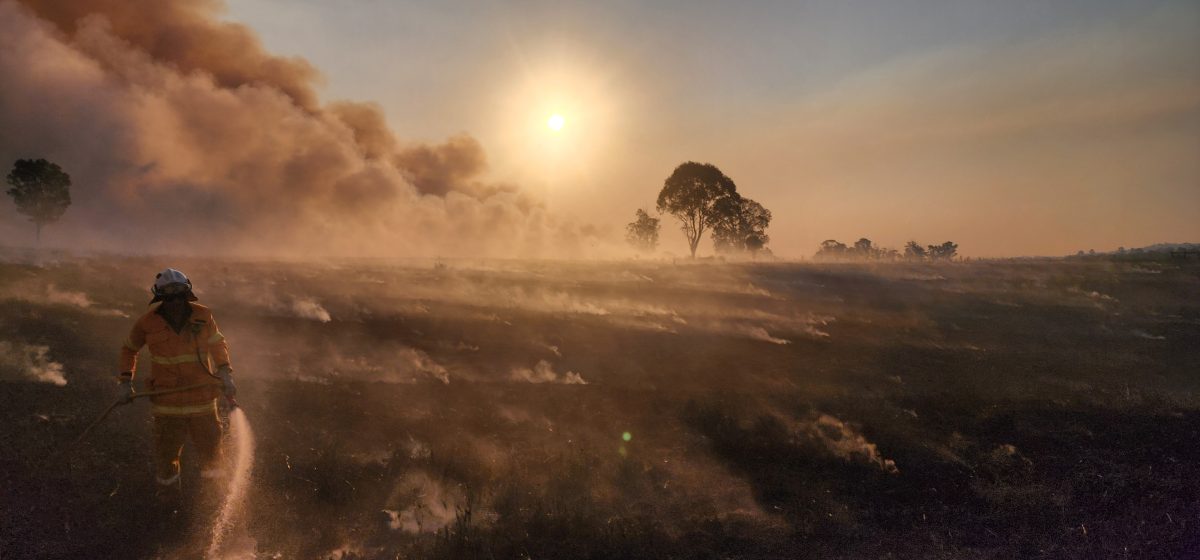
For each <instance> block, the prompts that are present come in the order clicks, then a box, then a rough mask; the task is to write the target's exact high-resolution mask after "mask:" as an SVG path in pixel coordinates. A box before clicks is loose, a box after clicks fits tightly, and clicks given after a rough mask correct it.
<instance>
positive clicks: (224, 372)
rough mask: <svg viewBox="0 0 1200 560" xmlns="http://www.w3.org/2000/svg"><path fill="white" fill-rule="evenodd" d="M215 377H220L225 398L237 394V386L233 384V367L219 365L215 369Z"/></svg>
mask: <svg viewBox="0 0 1200 560" xmlns="http://www.w3.org/2000/svg"><path fill="white" fill-rule="evenodd" d="M217 377H218V378H220V379H221V385H222V389H224V390H225V398H233V396H234V395H236V394H237V386H235V385H234V384H233V368H231V367H229V366H227V365H226V366H221V367H220V368H218V369H217Z"/></svg>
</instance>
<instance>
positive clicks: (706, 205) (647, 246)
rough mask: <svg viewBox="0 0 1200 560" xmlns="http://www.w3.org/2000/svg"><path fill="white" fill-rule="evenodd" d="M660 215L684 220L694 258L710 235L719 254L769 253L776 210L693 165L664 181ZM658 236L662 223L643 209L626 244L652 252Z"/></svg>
mask: <svg viewBox="0 0 1200 560" xmlns="http://www.w3.org/2000/svg"><path fill="white" fill-rule="evenodd" d="M656 210H657V211H658V213H659V214H670V215H672V216H674V217H675V218H676V219H677V220H679V225H680V229H681V230H682V231H683V235H684V237H685V238H686V239H687V243H688V250H689V251H690V252H691V256H692V258H695V257H696V249H697V248H698V247H699V246H700V240H701V239H703V237H704V234H705V233H706V232H710V233H711V237H712V241H713V250H714V251H715V252H716V253H717V254H719V255H731V256H733V255H739V254H748V255H750V256H751V257H756V256H757V255H759V254H760V253H764V252H765V253H769V252H770V249H767V243H769V242H770V241H771V237H770V236H769V235H767V227H768V226H769V225H771V211H770V210H767V209H766V208H765V207H763V205H762V204H759V203H758V202H755V201H754V200H751V199H749V198H746V197H744V196H742V195H741V194H739V193H738V192H737V185H736V184H734V182H733V179H730V178H729V177H728V176H727V175H725V174H724V173H722V172H721V170H720V169H717V167H716V166H715V165H712V164H711V163H696V162H694V161H688V162H684V163H682V164H680V165H679V166H678V167H676V168H675V171H674V172H672V173H671V175H670V176H669V177H667V179H666V181H664V182H663V187H662V190H660V191H659V193H658V203H657V205H656ZM658 231H659V219H658V218H654V217H651V216H650V214H649V213H648V212H646V211H645V210H643V209H641V208H639V209H637V211H636V212H635V213H634V221H632V222H630V223H629V224H628V225H626V226H625V232H626V234H625V239H626V240H627V241H628V242H629V244H630V245H632V246H633V247H634V248H636V249H637V250H639V251H642V252H651V251H653V250H654V249H655V248H656V247H657V245H658Z"/></svg>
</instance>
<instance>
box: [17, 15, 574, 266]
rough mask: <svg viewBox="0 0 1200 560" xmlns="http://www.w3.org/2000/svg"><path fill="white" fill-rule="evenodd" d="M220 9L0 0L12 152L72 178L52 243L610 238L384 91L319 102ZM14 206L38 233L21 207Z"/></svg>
mask: <svg viewBox="0 0 1200 560" xmlns="http://www.w3.org/2000/svg"><path fill="white" fill-rule="evenodd" d="M221 7H222V6H221V4H220V3H219V2H215V1H206V2H186V3H183V2H157V1H116V0H107V1H92V2H54V1H50V2H39V1H27V2H22V3H17V2H15V1H13V0H0V72H3V75H4V76H6V78H5V86H4V87H3V88H0V130H4V131H6V133H5V134H4V135H3V136H0V165H7V163H6V162H10V161H12V160H14V159H16V158H19V157H45V158H47V159H51V160H53V161H55V162H57V163H59V164H60V165H62V166H63V167H64V168H65V169H67V170H68V172H70V173H71V175H72V178H73V179H74V188H73V206H72V207H71V208H70V210H69V211H68V212H67V215H66V216H65V217H64V219H63V221H62V223H60V224H57V225H55V226H52V227H51V229H50V230H49V234H50V239H51V243H55V240H58V243H56V244H60V245H61V244H66V243H65V242H64V241H69V243H70V244H71V245H74V246H83V247H94V248H107V249H118V250H122V251H128V252H141V251H168V250H169V251H174V252H187V253H193V254H205V253H218V254H229V253H233V254H244V255H285V256H311V255H314V254H316V255H321V254H324V255H333V254H336V255H359V256H397V255H399V256H460V255H462V256H466V255H478V256H560V255H570V254H578V252H579V251H580V250H582V249H583V248H591V247H594V246H595V245H596V244H595V243H594V241H595V240H594V239H591V237H592V233H591V231H590V230H588V229H586V228H579V227H576V226H574V225H571V224H565V223H562V222H560V221H558V220H556V219H554V218H553V217H552V216H549V215H548V214H547V213H546V212H545V211H544V209H543V208H542V207H541V206H540V205H539V204H538V203H536V202H535V201H532V200H530V199H529V198H528V197H526V196H524V195H522V194H520V193H518V192H516V190H515V189H514V188H512V187H511V186H504V185H496V184H492V183H490V182H489V181H488V180H486V179H485V177H484V175H485V173H486V170H487V158H486V155H485V154H484V152H483V149H482V147H481V146H480V145H479V143H478V142H477V141H475V140H474V139H473V138H471V137H468V136H457V137H454V138H451V139H449V140H447V141H446V142H445V143H442V144H437V145H421V144H406V143H403V142H400V141H398V140H397V139H396V136H395V135H394V134H393V133H392V131H390V130H389V129H388V128H387V126H386V124H385V122H384V118H383V115H382V113H381V111H380V110H379V108H378V107H377V106H376V105H373V104H370V103H350V102H338V103H333V104H329V105H322V104H320V103H319V102H318V100H317V95H316V93H315V90H314V87H313V84H314V81H315V79H316V78H317V73H316V71H315V70H314V69H313V68H312V67H311V66H310V65H309V64H308V63H307V62H305V61H303V60H299V59H293V58H281V57H276V56H273V55H270V54H269V53H267V52H265V51H264V50H263V49H262V47H261V45H260V44H259V42H258V40H257V38H256V37H255V35H254V34H253V33H252V32H251V31H250V30H249V29H247V28H246V27H244V26H241V25H237V24H233V23H227V22H222V21H219V20H218V19H217V15H218V14H219V13H220V10H221ZM0 219H2V222H0V230H2V231H3V233H5V234H6V235H9V236H15V235H18V234H20V235H26V234H25V233H24V229H25V227H24V226H25V224H23V223H20V222H21V221H20V220H19V219H18V217H17V215H16V214H15V213H14V212H13V211H12V209H11V208H10V207H9V206H8V205H4V207H3V210H0ZM10 238H11V237H10Z"/></svg>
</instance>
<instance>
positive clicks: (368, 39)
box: [227, 0, 1200, 256]
mask: <svg viewBox="0 0 1200 560" xmlns="http://www.w3.org/2000/svg"><path fill="white" fill-rule="evenodd" d="M227 17H228V18H229V19H231V20H234V21H240V22H244V23H246V24H248V25H250V26H251V27H253V28H254V29H255V30H257V31H258V32H259V33H260V34H261V36H262V39H263V41H264V43H265V44H266V46H267V48H268V49H269V50H271V51H273V52H275V53H276V54H286V55H298V56H303V57H305V58H307V59H309V60H310V61H312V62H313V63H314V64H315V66H317V68H319V69H320V71H321V72H322V74H323V77H324V82H323V84H324V85H323V86H322V89H321V94H322V96H323V99H324V100H326V101H328V100H332V99H338V98H348V99H355V100H373V101H376V102H378V103H379V104H381V105H382V107H383V108H384V111H385V113H386V116H387V119H388V121H389V123H390V124H391V125H392V126H393V128H394V130H396V131H397V133H398V134H399V135H400V136H401V137H403V138H405V139H409V140H422V141H436V140H439V139H441V138H444V137H447V136H450V135H454V134H456V133H459V132H467V133H470V134H471V135H474V136H475V137H477V138H478V139H479V140H480V141H481V143H482V144H483V147H484V148H485V150H486V151H487V153H488V158H489V162H490V165H491V170H492V171H491V172H492V174H493V176H494V177H495V178H497V179H500V180H505V181H510V182H514V183H518V184H520V185H522V187H523V188H526V189H528V190H531V191H533V192H536V193H539V194H541V195H543V196H544V197H545V198H546V200H547V203H548V204H549V207H550V208H551V209H552V210H554V211H557V212H562V213H566V214H570V215H573V216H576V217H578V218H579V219H581V220H584V221H591V222H594V223H596V224H600V225H607V226H610V227H613V228H619V227H621V226H622V225H623V224H624V223H625V222H627V221H629V219H630V218H631V217H632V214H633V209H634V208H635V207H637V206H639V205H641V206H648V205H652V204H653V200H654V197H655V196H656V194H657V191H658V189H659V188H660V187H661V185H662V181H663V179H665V178H666V176H667V175H668V174H669V173H670V171H671V170H672V169H673V167H674V166H675V165H677V164H678V163H680V162H682V161H685V160H697V161H706V162H711V163H714V164H716V165H717V166H719V167H720V168H721V169H722V170H724V171H725V172H726V174H728V175H730V176H731V177H732V178H733V179H734V180H735V181H736V182H737V184H738V187H739V190H740V191H741V192H742V193H743V194H744V195H746V196H749V197H751V198H754V199H756V200H759V201H760V202H762V203H763V204H764V205H766V206H767V207H768V208H769V209H771V210H772V211H774V214H775V221H774V223H773V225H772V228H771V230H770V233H771V235H772V243H771V246H772V247H773V248H774V249H775V251H776V252H777V253H779V254H781V255H786V256H805V255H811V253H812V252H813V250H814V248H815V246H816V244H817V243H819V242H820V241H821V240H823V239H826V238H837V239H840V240H842V241H847V242H850V241H853V240H854V239H857V238H858V237H860V236H866V237H869V238H871V239H873V240H875V241H876V242H877V243H882V244H884V245H891V246H899V245H901V244H902V243H903V242H904V241H905V240H908V239H910V238H914V239H917V240H920V241H922V242H925V243H933V242H940V241H943V240H945V239H953V240H955V241H958V242H959V243H960V245H961V246H962V251H963V252H964V253H966V254H969V255H979V256H991V255H1017V254H1062V253H1069V252H1074V251H1075V250H1077V249H1087V248H1096V249H1114V248H1116V247H1117V246H1119V245H1127V246H1137V245H1144V244H1150V243H1155V242H1160V241H1197V240H1200V3H1198V2H1195V1H1192V2H1154V1H1139V2H1109V1H1096V0H1088V1H1071V2H1065V1H1064V2H1047V1H1043V0H1039V1H1011V2H995V1H974V2H973V1H963V0H956V1H947V2H935V1H916V0H903V1H895V0H889V1H886V2H857V1H839V2H799V1H794V2H750V3H743V2H699V1H688V2H644V3H637V2H578V3H571V2H561V1H554V2H549V1H545V2H541V1H515V2H457V1H443V2H429V3H409V2H396V1H382V0H379V1H373V0H354V1H350V0H342V1H328V0H321V1H315V0H304V1H298V0H238V1H234V2H231V3H230V8H229V12H228V15H227ZM553 112H561V113H562V114H563V115H564V116H565V118H566V121H567V126H566V128H565V129H564V130H563V132H561V133H557V134H555V133H551V132H550V131H549V130H548V129H547V128H546V127H545V120H546V118H547V117H548V116H549V115H550V114H551V113H553ZM664 234H665V235H664V237H665V239H666V240H668V241H670V244H668V246H667V248H668V249H674V250H676V251H681V250H682V248H683V244H682V242H681V241H680V240H679V238H681V235H679V234H678V233H677V232H676V231H675V226H674V225H673V224H670V223H668V222H664ZM707 245H708V244H707V242H706V243H705V244H704V246H702V247H704V249H708V248H707Z"/></svg>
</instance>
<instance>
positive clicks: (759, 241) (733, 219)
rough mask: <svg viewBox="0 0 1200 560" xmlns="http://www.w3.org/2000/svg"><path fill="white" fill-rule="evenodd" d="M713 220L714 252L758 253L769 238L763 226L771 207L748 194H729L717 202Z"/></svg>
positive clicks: (767, 224) (767, 219)
mask: <svg viewBox="0 0 1200 560" xmlns="http://www.w3.org/2000/svg"><path fill="white" fill-rule="evenodd" d="M717 206H718V210H719V211H718V213H717V221H716V222H715V223H714V224H713V232H712V237H713V249H715V250H716V252H718V253H736V252H742V251H749V252H750V254H751V255H754V254H756V253H758V251H759V250H761V249H762V248H763V247H765V246H766V244H767V243H768V242H769V241H770V240H771V237H770V236H769V235H767V226H769V225H771V211H770V210H767V209H766V208H764V207H763V205H762V204H759V203H758V202H755V201H753V200H750V199H749V198H742V197H740V196H737V197H729V198H726V199H724V200H722V201H721V202H720V203H718V205H717Z"/></svg>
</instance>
